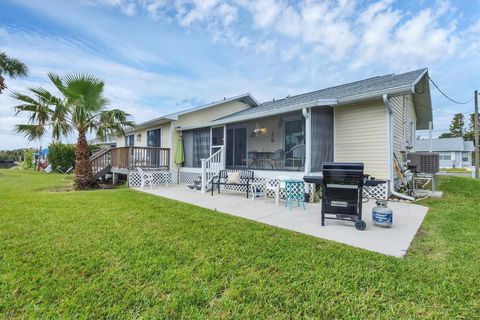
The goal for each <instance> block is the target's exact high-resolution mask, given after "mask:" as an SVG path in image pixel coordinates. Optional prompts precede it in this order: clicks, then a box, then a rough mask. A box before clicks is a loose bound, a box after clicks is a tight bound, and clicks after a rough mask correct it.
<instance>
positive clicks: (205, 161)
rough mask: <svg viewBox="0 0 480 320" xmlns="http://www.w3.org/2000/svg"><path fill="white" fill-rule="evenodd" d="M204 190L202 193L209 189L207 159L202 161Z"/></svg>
mask: <svg viewBox="0 0 480 320" xmlns="http://www.w3.org/2000/svg"><path fill="white" fill-rule="evenodd" d="M201 161H202V189H201V191H200V192H201V193H205V191H206V189H207V188H206V187H207V181H206V180H207V159H202V160H201Z"/></svg>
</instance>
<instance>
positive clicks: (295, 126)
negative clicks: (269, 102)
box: [182, 107, 334, 172]
mask: <svg viewBox="0 0 480 320" xmlns="http://www.w3.org/2000/svg"><path fill="white" fill-rule="evenodd" d="M182 136H183V143H184V151H185V163H184V165H183V166H184V167H187V168H200V167H201V162H202V159H207V158H208V157H210V156H211V155H212V154H214V153H215V152H216V151H218V150H219V149H220V148H221V147H223V146H224V147H225V148H224V159H223V161H224V165H225V167H226V168H228V169H251V170H275V171H299V172H300V171H302V172H303V171H312V172H319V171H321V167H322V163H323V162H325V161H333V148H334V145H333V144H334V138H333V110H332V108H331V107H317V108H311V109H310V110H308V112H307V113H306V114H304V113H303V112H302V111H296V112H290V113H285V114H279V115H274V116H269V117H260V118H257V119H253V120H248V121H244V122H235V123H227V124H224V125H219V126H215V127H206V128H199V129H193V130H185V131H183V132H182Z"/></svg>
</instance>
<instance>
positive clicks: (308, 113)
mask: <svg viewBox="0 0 480 320" xmlns="http://www.w3.org/2000/svg"><path fill="white" fill-rule="evenodd" d="M302 114H303V117H304V118H305V137H304V138H303V139H304V143H305V163H304V172H305V175H309V174H310V171H311V169H312V109H311V108H305V109H302Z"/></svg>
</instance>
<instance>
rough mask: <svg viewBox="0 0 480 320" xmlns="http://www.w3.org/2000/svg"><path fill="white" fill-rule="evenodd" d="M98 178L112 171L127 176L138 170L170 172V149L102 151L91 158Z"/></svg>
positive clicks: (145, 148) (133, 148)
mask: <svg viewBox="0 0 480 320" xmlns="http://www.w3.org/2000/svg"><path fill="white" fill-rule="evenodd" d="M90 161H91V163H92V169H93V173H94V175H95V176H96V177H97V178H98V177H100V176H102V175H103V174H105V173H107V172H109V171H111V172H114V173H122V174H127V173H128V172H129V171H132V170H136V168H147V169H153V168H154V169H160V170H167V171H168V170H170V149H169V148H157V147H117V148H111V149H105V150H101V151H99V152H97V153H95V154H94V155H92V156H91V157H90Z"/></svg>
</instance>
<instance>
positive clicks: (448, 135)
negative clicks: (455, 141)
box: [439, 132, 452, 139]
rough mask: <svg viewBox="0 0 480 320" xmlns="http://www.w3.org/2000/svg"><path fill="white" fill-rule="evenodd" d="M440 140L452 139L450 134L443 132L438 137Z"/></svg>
mask: <svg viewBox="0 0 480 320" xmlns="http://www.w3.org/2000/svg"><path fill="white" fill-rule="evenodd" d="M439 138H440V139H443V138H452V134H451V133H450V132H444V133H442V134H441V135H440V136H439Z"/></svg>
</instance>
